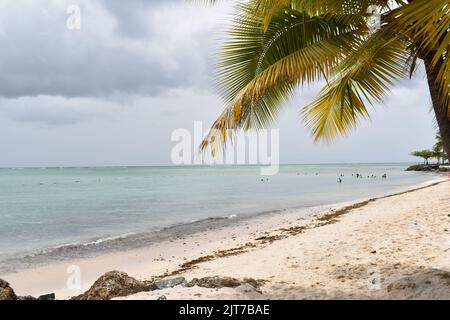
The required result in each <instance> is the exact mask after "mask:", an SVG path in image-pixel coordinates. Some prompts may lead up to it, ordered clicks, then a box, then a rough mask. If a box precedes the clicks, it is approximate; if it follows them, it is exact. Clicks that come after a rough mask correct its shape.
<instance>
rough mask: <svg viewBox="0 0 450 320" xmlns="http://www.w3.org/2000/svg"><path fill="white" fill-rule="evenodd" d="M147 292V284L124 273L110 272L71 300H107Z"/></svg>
mask: <svg viewBox="0 0 450 320" xmlns="http://www.w3.org/2000/svg"><path fill="white" fill-rule="evenodd" d="M149 290H150V285H149V284H148V283H146V282H143V281H139V280H136V279H134V278H132V277H130V276H128V275H127V274H126V273H124V272H119V271H111V272H108V273H105V274H104V275H102V276H101V277H100V278H98V280H97V281H95V283H94V284H93V285H92V287H91V288H90V289H89V290H88V291H86V292H85V293H83V294H81V295H79V296H76V297H73V298H72V300H109V299H111V298H115V297H123V296H128V295H131V294H135V293H138V292H142V291H149Z"/></svg>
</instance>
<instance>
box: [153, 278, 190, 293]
mask: <svg viewBox="0 0 450 320" xmlns="http://www.w3.org/2000/svg"><path fill="white" fill-rule="evenodd" d="M179 285H181V286H182V287H187V286H188V283H187V281H186V279H185V278H183V277H178V278H174V279H168V280H160V281H156V282H154V283H153V284H152V285H151V290H162V289H166V288H173V287H175V286H179Z"/></svg>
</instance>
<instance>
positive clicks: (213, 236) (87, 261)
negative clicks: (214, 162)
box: [0, 177, 448, 299]
mask: <svg viewBox="0 0 450 320" xmlns="http://www.w3.org/2000/svg"><path fill="white" fill-rule="evenodd" d="M437 180H440V182H437ZM442 183H448V179H446V178H443V177H442V178H435V179H432V180H431V181H429V182H426V183H421V184H418V185H415V186H410V187H408V188H403V189H405V190H403V191H397V192H395V193H393V192H392V191H391V192H387V194H384V195H379V196H378V197H375V198H374V197H372V198H368V199H359V200H354V201H347V202H344V203H338V204H332V205H326V206H319V207H312V208H306V209H305V208H303V210H299V209H289V210H284V211H281V212H277V213H270V214H267V213H266V214H260V215H257V216H253V217H251V218H245V219H242V220H234V219H230V220H232V221H231V222H232V223H229V225H226V226H220V227H218V228H207V230H199V231H198V232H195V233H192V234H188V235H180V236H179V238H177V239H166V240H164V241H162V242H158V243H154V244H151V245H149V246H146V247H143V248H137V249H132V250H127V251H124V252H114V253H108V254H104V255H101V256H96V257H91V258H89V257H88V258H78V259H74V260H71V261H60V262H57V263H53V264H50V265H45V266H38V267H35V268H32V269H26V270H22V271H19V272H18V273H10V274H6V275H2V276H0V278H4V279H5V280H7V281H8V282H10V284H11V286H12V287H13V288H14V289H15V290H16V293H18V294H21V295H28V294H32V295H36V296H37V295H40V294H44V293H48V292H55V293H56V295H57V298H58V299H65V298H68V297H71V296H75V295H77V294H79V293H82V292H84V291H85V290H87V289H88V288H89V286H90V285H91V284H92V283H93V282H94V281H95V280H96V279H97V278H98V277H99V276H100V275H101V274H103V273H105V272H108V271H111V270H120V271H125V272H127V273H128V274H129V275H130V276H133V277H136V278H137V279H141V280H153V279H160V278H164V277H167V276H175V275H179V274H181V275H184V274H186V273H190V272H192V270H195V269H196V267H197V266H198V265H200V264H203V263H205V262H206V263H210V262H212V263H214V262H217V260H220V259H221V258H223V259H227V257H233V256H237V255H245V254H246V252H248V251H246V250H247V249H248V250H249V251H252V250H253V251H254V250H262V249H263V248H267V246H270V245H271V244H272V243H274V241H277V240H285V239H287V238H289V237H296V236H299V235H300V234H301V233H303V232H304V231H306V230H310V229H314V228H315V227H311V226H309V227H308V226H305V225H307V224H308V223H311V222H312V221H313V220H314V219H317V218H320V217H322V216H327V214H326V213H327V212H328V214H329V215H328V217H327V218H322V219H323V220H322V221H321V225H319V227H322V226H326V225H328V224H330V221H333V223H334V222H335V221H336V219H337V218H338V217H340V216H341V215H344V214H346V213H348V212H351V211H354V210H356V209H359V208H362V207H365V206H367V205H368V204H370V203H371V202H374V201H378V200H380V199H387V198H392V197H399V196H401V195H404V194H408V193H412V192H417V191H420V190H423V189H424V188H430V187H432V186H436V185H439V184H442ZM330 210H331V211H330ZM316 222H317V221H316ZM280 232H281V234H280ZM249 240H253V241H256V245H255V243H253V244H251V241H249ZM212 253H213V254H212ZM205 257H208V258H205ZM73 265H76V266H79V267H80V270H81V273H82V286H81V288H80V289H79V290H69V289H66V288H64V286H65V283H66V280H67V277H68V276H69V275H68V274H67V268H68V267H69V266H73Z"/></svg>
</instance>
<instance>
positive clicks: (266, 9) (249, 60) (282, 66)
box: [201, 0, 450, 154]
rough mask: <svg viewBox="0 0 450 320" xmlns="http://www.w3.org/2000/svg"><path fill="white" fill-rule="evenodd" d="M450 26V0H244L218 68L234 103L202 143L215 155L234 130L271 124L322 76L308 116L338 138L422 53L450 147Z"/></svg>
mask: <svg viewBox="0 0 450 320" xmlns="http://www.w3.org/2000/svg"><path fill="white" fill-rule="evenodd" d="M209 2H216V1H209ZM378 10H379V12H380V20H379V21H380V23H379V24H375V26H371V24H370V23H368V22H370V18H371V17H373V13H374V11H378ZM449 26H450V0H410V1H403V0H372V1H368V0H265V1H264V0H248V1H241V2H239V3H238V4H237V5H236V7H235V14H234V17H233V20H232V22H231V25H230V27H229V29H228V32H227V37H226V39H225V40H224V43H223V44H222V46H221V48H220V52H219V58H218V64H217V69H216V76H217V85H218V88H219V92H220V94H221V96H222V98H223V100H224V101H225V104H226V105H225V110H224V111H223V113H222V114H221V115H220V116H219V118H218V119H217V120H216V121H215V123H214V124H213V126H212V128H211V131H210V132H209V134H208V135H207V136H206V137H205V139H204V140H203V142H202V144H201V149H202V150H204V151H205V150H208V149H209V150H210V151H211V152H212V153H213V154H215V153H216V151H217V150H218V148H220V147H223V146H225V143H226V141H227V140H229V139H232V138H233V134H231V133H230V132H231V131H236V130H240V129H242V130H247V129H250V128H265V127H267V126H269V125H270V124H271V123H272V122H273V121H274V120H275V118H276V117H277V115H278V114H279V112H280V110H281V107H282V106H283V104H284V103H285V102H286V101H287V100H289V99H290V98H292V97H293V95H294V93H295V91H296V90H297V89H298V88H299V87H300V86H303V85H308V84H311V83H315V82H318V81H324V83H325V86H324V87H323V88H322V90H321V92H320V94H319V96H318V97H317V98H316V99H315V100H314V101H312V102H311V103H310V104H309V105H307V106H303V108H302V110H301V113H300V114H301V116H302V118H303V119H304V121H305V123H306V125H307V126H308V127H309V128H310V129H311V133H312V136H313V138H314V140H315V141H319V140H323V141H327V142H329V141H332V140H333V139H335V138H336V137H338V136H341V135H345V134H346V133H348V132H349V130H350V129H351V128H353V127H354V126H355V125H356V124H357V123H358V121H359V120H361V119H365V118H368V117H369V111H368V106H370V105H375V104H377V103H381V102H383V100H384V99H385V97H386V96H387V94H388V93H389V92H390V90H391V88H392V87H393V86H395V84H396V82H397V81H398V80H400V79H403V78H410V77H412V76H413V75H414V71H415V69H416V66H417V65H418V63H419V62H420V61H423V63H424V65H425V70H426V75H427V80H428V85H429V89H430V93H431V100H432V104H433V110H434V113H435V116H436V120H437V123H438V126H439V129H440V133H441V136H442V140H443V145H444V149H445V150H446V152H447V154H449V152H450V108H449V100H450V99H449V86H450V77H449V75H450V63H449V59H448V52H449V48H450V32H449ZM399 121H406V122H407V121H408V112H407V110H405V117H404V118H403V119H399ZM230 129H234V130H230Z"/></svg>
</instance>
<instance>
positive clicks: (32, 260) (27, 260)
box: [0, 174, 442, 276]
mask: <svg viewBox="0 0 450 320" xmlns="http://www.w3.org/2000/svg"><path fill="white" fill-rule="evenodd" d="M440 179H442V175H438V174H435V175H434V177H431V178H430V179H429V180H427V181H424V182H421V183H418V184H413V185H409V186H401V187H400V186H397V187H395V188H394V187H391V188H390V190H389V191H385V192H377V193H374V194H372V195H370V196H369V195H368V196H364V197H361V198H354V199H351V200H342V201H338V202H329V203H326V201H323V202H322V203H318V204H311V205H306V206H293V207H283V208H280V209H275V210H269V211H260V212H254V213H246V214H242V215H241V214H237V215H235V214H233V215H230V216H217V217H214V216H211V217H206V218H201V219H198V220H192V221H183V222H179V223H175V224H170V225H167V226H161V227H151V228H149V229H148V230H147V231H138V232H127V233H123V234H109V235H108V234H106V235H104V236H101V237H100V236H99V237H92V238H90V239H86V240H83V241H75V242H72V243H64V244H59V245H55V246H50V247H45V248H42V249H37V250H33V251H30V252H20V253H16V254H8V255H9V257H8V255H6V258H5V259H3V260H0V276H1V275H2V274H10V273H17V272H21V271H23V270H27V269H31V268H37V267H42V266H45V265H49V264H53V263H57V262H61V261H73V260H77V259H83V258H95V257H98V256H102V255H107V254H114V253H120V252H124V251H128V250H135V249H140V248H145V247H147V246H149V245H153V244H157V243H160V242H164V241H167V240H170V239H173V238H179V237H181V236H189V235H192V234H195V233H199V232H205V231H208V230H211V229H214V228H222V227H230V226H232V225H234V224H236V223H244V222H245V221H247V220H252V219H254V218H258V217H268V216H273V215H279V214H284V213H286V212H290V211H296V212H300V211H303V212H304V215H305V218H307V217H310V216H311V215H314V214H317V213H320V211H323V210H328V209H330V208H332V207H336V206H341V205H345V204H346V203H352V202H355V201H364V200H365V199H368V198H373V197H381V196H383V195H388V194H392V193H397V192H401V191H403V190H409V189H411V188H415V187H417V186H420V185H427V184H429V183H432V182H433V181H438V180H440Z"/></svg>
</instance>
